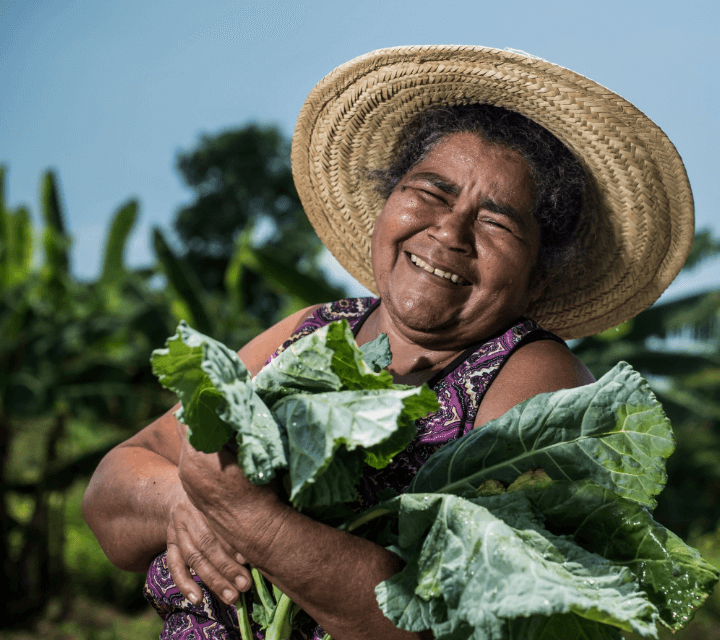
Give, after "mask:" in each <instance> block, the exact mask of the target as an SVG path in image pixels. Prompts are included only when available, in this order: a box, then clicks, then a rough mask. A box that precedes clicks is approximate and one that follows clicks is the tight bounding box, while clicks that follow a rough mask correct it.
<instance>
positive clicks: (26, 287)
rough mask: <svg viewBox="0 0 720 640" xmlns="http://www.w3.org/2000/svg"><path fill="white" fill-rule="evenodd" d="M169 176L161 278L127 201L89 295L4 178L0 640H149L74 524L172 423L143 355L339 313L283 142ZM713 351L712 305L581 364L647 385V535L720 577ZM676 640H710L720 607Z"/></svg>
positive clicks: (669, 310) (127, 591) (155, 234)
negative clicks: (650, 473) (4, 590)
mask: <svg viewBox="0 0 720 640" xmlns="http://www.w3.org/2000/svg"><path fill="white" fill-rule="evenodd" d="M177 169H178V171H179V173H180V174H181V176H182V178H183V180H184V181H185V183H186V184H187V185H188V186H189V187H190V188H191V189H192V190H193V191H194V194H195V197H194V200H193V201H192V203H191V204H190V205H188V206H187V207H185V208H184V209H182V210H180V211H179V212H178V213H177V216H176V218H175V223H174V224H175V231H176V234H177V237H178V238H179V242H175V243H171V242H169V241H168V239H167V238H166V236H165V234H164V233H163V232H162V231H161V230H160V229H157V228H156V229H154V230H153V231H152V242H153V247H154V250H155V256H156V263H155V264H154V265H153V266H151V267H147V268H129V267H128V266H127V265H126V264H125V262H124V259H123V257H124V253H125V246H126V243H127V239H128V237H129V236H130V234H131V232H132V230H133V227H134V225H135V224H136V222H137V217H138V203H137V202H136V201H128V202H126V203H124V204H121V205H120V206H119V207H118V209H117V211H116V212H115V214H114V216H113V219H112V222H111V224H110V226H109V228H108V229H107V235H106V240H105V254H104V259H103V267H102V271H101V274H100V276H99V277H98V278H97V279H96V280H93V281H81V280H78V279H77V278H75V277H74V276H73V274H72V273H71V272H70V269H69V264H70V251H71V238H70V237H69V236H68V234H67V231H66V227H65V222H64V216H63V208H62V197H61V194H60V193H59V190H58V186H57V176H56V175H55V174H54V173H53V172H47V173H46V174H45V175H43V176H42V177H41V179H40V206H39V213H40V215H41V219H42V228H41V229H40V230H38V229H37V228H35V227H34V226H33V224H32V221H31V217H30V212H29V211H28V210H27V209H26V208H23V207H20V208H17V209H14V210H11V209H10V208H8V207H7V206H6V205H5V200H4V195H3V185H4V172H5V170H6V169H5V168H2V167H0V335H1V336H2V340H1V341H0V372H1V374H0V516H1V518H0V522H1V524H0V557H1V558H2V563H3V570H4V575H5V578H6V580H7V581H8V582H9V584H10V595H9V596H6V597H5V598H4V599H3V604H2V606H4V607H5V609H6V610H5V611H4V612H3V615H1V616H0V625H2V626H1V627H0V637H2V638H7V639H13V640H21V639H22V640H26V639H28V640H29V639H31V638H32V639H35V638H57V639H61V638H62V639H70V638H73V639H77V640H85V639H88V640H119V639H121V638H122V639H125V638H128V639H129V638H141V637H146V638H151V637H157V635H158V634H159V632H160V629H161V623H160V620H159V618H157V616H156V615H155V614H154V613H153V612H152V611H150V610H149V607H148V606H147V605H146V604H145V602H144V600H143V598H142V584H143V581H144V576H142V575H138V574H129V573H123V572H121V571H119V570H117V569H115V568H114V567H112V566H111V565H110V564H109V562H108V561H107V560H106V559H105V556H104V555H103V553H102V551H101V550H100V548H99V546H98V545H97V543H96V541H95V539H94V537H93V536H92V534H91V533H90V531H89V530H88V529H87V527H86V526H85V524H84V522H83V519H82V514H81V510H80V505H81V500H82V494H83V491H84V488H85V486H86V484H87V481H88V479H89V476H90V474H91V473H92V471H93V470H94V468H95V466H96V465H97V463H98V462H99V461H100V459H101V458H102V456H103V455H104V454H105V453H106V452H107V451H108V450H109V449H110V448H111V447H113V446H114V445H115V444H116V443H118V442H120V441H122V440H124V439H126V438H127V437H129V436H130V435H131V434H133V433H135V432H136V431H137V430H138V429H140V428H141V427H142V426H144V425H145V424H147V423H148V422H150V421H151V420H152V419H153V418H155V417H156V416H157V415H159V414H160V413H162V412H163V411H165V410H167V408H169V407H170V406H172V404H174V398H173V397H172V396H171V395H170V394H168V392H166V391H165V390H163V389H162V388H161V387H160V386H159V384H158V383H157V382H156V380H155V378H154V377H153V376H152V373H151V370H150V364H149V357H150V352H151V351H152V350H153V349H154V348H157V347H160V346H162V345H163V343H164V341H165V339H166V338H167V337H168V336H170V335H172V334H173V333H174V332H175V327H176V326H177V323H178V321H179V320H180V319H181V318H184V319H186V320H187V321H188V322H189V323H190V324H191V325H192V326H194V327H195V328H197V329H199V330H200V331H203V332H204V333H208V334H211V335H212V336H213V337H215V338H217V339H219V340H221V341H223V342H225V343H226V344H228V345H231V346H233V347H234V348H238V349H239V348H240V347H241V346H242V345H243V344H244V343H245V342H247V341H248V340H249V339H251V338H252V337H253V336H255V335H256V334H257V333H259V332H260V331H261V330H262V329H264V328H265V327H267V326H269V325H270V324H272V323H273V322H275V321H277V320H279V319H280V318H282V317H284V316H285V315H287V314H288V313H291V312H292V311H295V310H297V309H299V308H302V307H304V306H307V305H310V304H313V303H316V302H324V301H329V300H333V299H337V298H339V297H342V296H343V295H344V292H343V291H342V290H340V289H338V288H337V287H334V286H331V285H328V284H327V282H326V280H325V279H324V278H323V273H322V271H321V269H320V267H319V266H318V258H319V254H320V251H321V245H320V243H319V241H318V240H317V238H316V237H315V235H314V233H313V232H312V229H311V228H310V226H309V224H308V223H307V221H306V219H305V216H304V215H303V214H302V210H301V205H300V202H299V200H298V197H297V194H296V192H295V189H294V186H293V183H292V175H291V172H290V166H289V141H288V140H286V139H284V137H283V136H282V134H281V133H280V132H279V131H278V130H277V129H274V128H272V127H259V126H256V125H249V126H246V127H244V128H241V129H237V130H232V131H225V132H222V133H220V134H218V135H215V136H206V137H204V138H203V139H202V140H201V141H200V142H199V143H198V145H197V146H196V148H194V149H192V150H190V151H188V152H183V153H180V154H179V155H178V158H177ZM718 254H720V241H719V240H718V239H716V238H713V237H712V235H711V234H710V233H709V232H705V231H701V232H699V233H698V234H697V236H696V241H695V244H694V247H693V253H692V255H691V258H690V260H689V261H688V265H687V266H686V269H692V268H694V267H695V266H697V265H698V264H700V263H701V262H702V261H703V260H705V259H707V258H709V257H712V256H715V255H718ZM719 345H720V285H719V286H718V287H717V288H713V289H711V290H708V291H705V292H702V293H700V294H694V295H691V296H687V297H684V298H676V299H674V300H672V301H670V302H661V303H658V304H656V305H655V306H653V307H652V308H651V309H649V310H648V311H646V312H644V313H643V314H641V315H639V316H638V317H637V318H635V319H633V320H631V321H629V322H627V323H625V324H624V325H622V326H620V327H617V328H615V329H612V330H610V331H607V332H605V333H603V334H601V335H598V336H594V337H591V338H586V339H583V340H579V341H576V342H574V343H573V344H572V348H573V349H574V350H575V352H576V353H577V354H578V355H579V356H580V357H581V358H582V359H583V360H584V361H585V363H586V364H587V365H588V367H589V368H590V369H591V370H592V372H593V374H594V375H595V376H596V377H599V376H601V375H602V374H603V373H605V372H606V371H607V370H609V369H610V368H611V367H612V366H613V365H614V364H615V363H616V362H617V361H618V360H626V361H628V362H629V363H630V364H632V365H633V366H634V367H635V368H636V369H637V370H639V371H640V372H641V373H642V374H643V375H645V376H646V377H647V378H648V379H649V380H650V382H651V385H652V386H653V388H654V390H655V391H656V393H657V395H658V397H659V398H660V400H661V401H662V402H663V404H664V406H665V409H666V411H667V413H668V415H669V417H670V419H671V420H672V423H673V427H674V429H675V434H676V439H677V451H676V453H675V454H674V455H673V456H672V457H671V458H670V460H669V464H668V476H669V479H668V485H667V488H666V489H665V491H664V493H663V494H662V495H661V496H660V503H659V506H658V508H657V511H656V513H655V515H656V518H657V519H658V520H659V521H660V522H662V523H663V524H664V525H665V526H667V527H669V528H670V529H672V530H673V531H675V532H676V533H678V534H679V535H681V536H682V537H683V538H685V539H686V540H687V541H688V542H689V543H690V544H693V545H695V546H697V547H698V548H700V550H701V551H702V553H703V554H704V555H705V557H706V558H708V559H709V560H710V561H712V562H714V563H716V564H718V565H719V566H720V346H719ZM628 637H630V636H628ZM668 637H669V636H668ZM674 637H676V638H692V639H693V640H710V639H711V638H713V639H714V638H719V637H720V591H718V592H717V593H716V594H715V595H714V596H713V597H712V598H711V599H710V600H709V602H708V603H707V606H705V607H704V608H703V609H702V610H701V611H700V612H699V613H698V615H697V616H696V618H695V620H694V622H693V624H692V626H691V627H689V628H688V629H687V630H685V631H684V632H681V633H679V634H676V636H674Z"/></svg>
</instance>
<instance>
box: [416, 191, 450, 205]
mask: <svg viewBox="0 0 720 640" xmlns="http://www.w3.org/2000/svg"><path fill="white" fill-rule="evenodd" d="M420 191H422V192H423V193H424V194H427V195H429V196H430V197H431V198H433V199H434V200H439V201H440V202H442V203H444V204H447V201H446V200H445V198H443V197H442V196H441V195H440V194H438V193H435V192H433V191H428V190H427V189H420Z"/></svg>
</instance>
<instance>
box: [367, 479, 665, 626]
mask: <svg viewBox="0 0 720 640" xmlns="http://www.w3.org/2000/svg"><path fill="white" fill-rule="evenodd" d="M386 505H391V506H394V508H395V509H397V511H398V512H399V528H400V538H399V544H400V546H401V547H412V546H413V545H415V546H416V547H417V546H418V544H419V545H420V547H419V551H418V552H416V553H415V554H414V556H413V557H412V558H411V559H410V561H409V562H408V564H407V566H406V568H405V569H404V570H403V571H401V572H400V573H398V574H396V575H395V576H393V577H392V578H390V579H389V580H387V581H385V582H383V583H381V584H380V585H378V587H376V593H377V597H378V603H379V604H380V607H381V609H382V610H383V612H384V613H385V615H387V616H388V617H389V618H390V619H391V620H392V621H393V623H394V624H396V625H397V626H400V627H402V628H405V629H407V630H409V631H420V630H422V629H426V628H428V627H429V628H430V629H432V631H433V634H434V635H435V637H436V638H438V639H442V640H450V639H451V638H452V640H458V639H460V638H473V640H508V639H509V638H512V637H518V636H516V635H511V632H512V627H511V626H510V625H509V624H508V621H509V620H512V619H517V618H523V617H529V616H540V617H549V616H555V615H564V614H570V613H572V614H574V615H576V616H580V617H581V618H584V619H585V622H583V623H582V625H583V626H586V627H588V628H592V626H593V624H594V625H600V624H609V625H612V626H614V627H617V628H619V629H625V630H633V631H635V632H637V633H640V634H641V635H643V636H645V637H650V636H655V626H654V623H655V619H656V618H657V611H656V609H655V607H653V606H652V605H651V604H650V603H649V602H648V601H647V600H646V598H645V595H644V594H643V593H642V592H641V591H639V590H638V586H637V582H636V581H635V577H634V575H633V574H632V572H630V571H629V570H628V569H627V568H624V567H618V566H615V565H613V564H612V563H611V562H610V561H608V560H606V559H604V558H602V557H600V556H598V555H595V554H591V553H589V552H587V551H585V550H584V549H582V548H581V547H579V546H578V545H576V544H575V543H574V542H572V540H570V539H568V538H565V537H558V536H554V535H552V534H550V533H549V532H547V531H545V530H544V529H543V528H542V527H541V526H539V524H538V522H537V519H536V516H535V513H534V511H533V509H532V507H531V505H530V503H529V502H528V500H527V498H526V496H525V495H524V492H522V491H520V492H517V493H506V494H503V495H499V496H493V497H491V498H478V499H473V500H465V499H463V498H460V497H457V496H449V495H437V494H431V495H421V494H405V495H403V496H400V497H399V498H398V499H396V500H395V501H392V502H390V503H386ZM486 507H489V508H490V509H493V508H494V509H496V510H497V511H498V512H501V513H502V515H503V520H501V519H499V518H498V517H496V516H495V515H493V513H491V512H490V510H489V509H488V508H486ZM527 637H530V636H527ZM551 637H552V636H551V635H548V638H551ZM589 637H597V638H603V637H607V636H603V635H602V632H598V633H597V634H596V635H595V636H589ZM610 637H612V636H610Z"/></svg>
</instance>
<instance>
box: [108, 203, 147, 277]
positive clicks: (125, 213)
mask: <svg viewBox="0 0 720 640" xmlns="http://www.w3.org/2000/svg"><path fill="white" fill-rule="evenodd" d="M137 215H138V202H137V200H131V201H129V202H127V203H126V204H124V205H123V206H122V207H120V209H118V211H117V213H116V214H115V216H114V217H113V220H112V223H111V226H110V231H109V232H108V235H107V238H106V239H105V257H104V258H103V269H102V275H101V276H100V278H101V280H102V281H103V282H110V281H112V280H116V279H117V278H118V276H120V275H121V274H123V273H124V272H125V264H124V255H125V246H126V244H127V239H128V237H129V235H130V232H131V231H132V229H133V227H134V226H135V222H136V221H137Z"/></svg>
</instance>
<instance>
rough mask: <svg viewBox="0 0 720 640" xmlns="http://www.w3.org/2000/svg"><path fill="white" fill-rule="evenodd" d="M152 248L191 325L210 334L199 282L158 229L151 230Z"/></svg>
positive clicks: (206, 311)
mask: <svg viewBox="0 0 720 640" xmlns="http://www.w3.org/2000/svg"><path fill="white" fill-rule="evenodd" d="M153 247H154V248H155V253H156V255H157V258H158V260H159V261H160V264H161V265H162V268H163V271H164V272H165V275H166V276H167V279H168V282H169V283H170V286H171V287H172V288H173V289H174V291H175V292H176V293H177V295H178V296H179V297H180V298H181V300H182V301H183V302H184V303H185V305H186V306H187V308H188V309H189V310H190V313H192V316H193V317H192V320H193V323H194V324H195V325H196V326H197V328H198V330H199V331H201V332H203V333H212V327H213V322H212V320H211V318H210V313H209V312H208V310H207V309H206V308H205V303H204V302H203V291H202V286H201V285H200V281H199V280H198V278H197V276H196V275H195V273H194V272H193V271H192V270H191V269H190V267H189V266H188V265H187V264H186V263H185V262H183V261H182V260H180V259H179V258H178V257H177V256H176V255H175V253H174V252H173V250H172V249H171V248H170V245H168V243H167V241H166V240H165V238H164V236H163V234H162V232H161V231H160V229H158V228H157V227H155V228H154V229H153Z"/></svg>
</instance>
